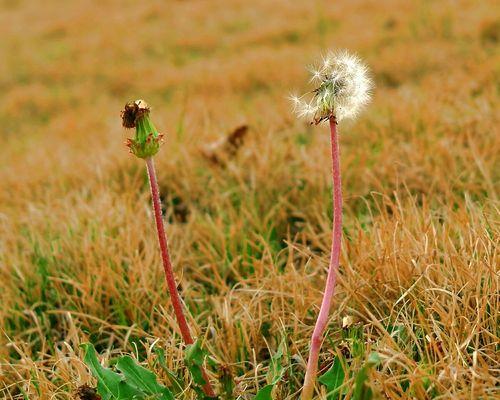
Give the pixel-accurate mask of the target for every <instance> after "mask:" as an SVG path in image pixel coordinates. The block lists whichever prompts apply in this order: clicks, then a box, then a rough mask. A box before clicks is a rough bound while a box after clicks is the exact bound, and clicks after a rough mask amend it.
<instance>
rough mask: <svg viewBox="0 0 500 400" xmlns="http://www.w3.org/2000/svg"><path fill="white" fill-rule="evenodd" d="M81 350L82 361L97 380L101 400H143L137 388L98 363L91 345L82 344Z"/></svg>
mask: <svg viewBox="0 0 500 400" xmlns="http://www.w3.org/2000/svg"><path fill="white" fill-rule="evenodd" d="M81 348H82V349H83V350H84V351H85V356H84V358H83V361H84V362H85V364H86V365H87V367H89V369H90V372H91V373H92V375H93V376H94V377H95V378H96V379H97V392H98V393H99V394H100V395H101V397H102V400H134V399H136V400H138V399H143V398H144V396H143V394H142V393H141V392H140V391H139V390H138V389H137V388H135V387H133V386H131V385H130V384H128V383H127V382H125V381H124V377H123V376H122V375H120V374H117V373H116V372H114V371H112V370H110V369H109V368H104V367H103V366H102V365H101V364H100V363H99V360H98V359H97V353H96V351H95V348H94V346H93V345H92V344H90V343H84V344H82V345H81Z"/></svg>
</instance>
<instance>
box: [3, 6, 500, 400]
mask: <svg viewBox="0 0 500 400" xmlns="http://www.w3.org/2000/svg"><path fill="white" fill-rule="evenodd" d="M495 3H496V2H494V1H489V0H488V1H474V0H470V1H445V0H439V1H395V0H382V1H368V0H356V1H347V0H345V1H338V2H331V1H326V0H325V1H294V0H287V1H286V0H273V1H265V0H255V1H252V2H249V1H243V0H231V1H228V0H212V1H207V0H190V1H173V0H172V1H166V2H161V1H151V2H148V1H128V0H127V1H107V0H103V1H99V2H98V1H90V0H89V1H83V0H82V1H71V2H70V1H67V2H62V1H57V0H49V1H44V2H43V4H42V2H35V1H27V0H16V1H5V0H2V1H0V4H1V6H2V11H0V34H1V36H2V40H1V41H0V59H1V60H2V61H1V62H0V88H1V89H2V95H1V96H0V135H1V136H0V137H1V141H2V155H1V157H0V279H1V284H0V397H1V398H5V399H73V398H75V392H76V390H77V388H78V387H80V386H82V385H83V384H89V385H91V386H95V383H96V382H95V380H94V378H92V376H91V375H90V372H89V370H88V369H87V367H86V366H85V364H84V363H83V362H82V359H83V350H82V349H81V348H80V347H79V345H80V344H81V343H84V342H91V343H93V344H94V346H95V347H96V349H97V351H98V353H99V357H100V360H101V361H103V362H104V363H106V362H107V361H108V360H110V359H112V358H113V357H115V356H116V355H119V354H131V355H132V356H133V357H134V358H136V359H137V360H139V362H141V363H142V365H144V366H147V367H148V368H150V369H151V370H153V371H155V372H156V374H157V375H158V377H159V379H160V380H161V381H163V382H166V380H167V376H166V374H165V371H164V370H163V369H162V366H161V365H160V363H159V360H158V357H159V353H158V351H157V350H158V349H163V350H164V352H165V362H166V365H167V366H168V368H169V369H170V370H173V371H178V372H179V373H180V374H181V375H182V376H184V379H186V383H187V382H188V380H189V376H188V374H184V373H183V371H184V369H185V366H184V363H183V349H182V346H181V339H180V336H179V331H178V329H177V325H176V322H175V319H174V316H173V313H172V306H171V302H170V299H169V296H168V292H167V286H166V282H165V279H164V277H163V271H162V268H161V261H160V254H159V251H158V245H157V240H156V236H155V230H154V225H153V219H152V213H151V204H150V193H149V187H148V181H147V175H146V171H145V166H144V163H143V162H141V161H140V160H138V159H136V158H135V157H133V156H131V155H130V154H128V153H127V149H126V148H125V146H124V145H123V142H124V141H125V138H126V137H127V135H128V136H130V135H131V132H130V131H125V130H123V128H122V127H121V121H120V110H121V109H122V108H123V105H124V104H125V102H126V101H129V100H134V99H136V98H144V99H146V100H147V101H148V103H150V104H151V105H152V116H153V118H154V121H155V123H156V125H157V126H158V128H159V129H160V131H162V132H163V133H164V134H165V144H164V145H163V147H162V148H161V150H160V152H159V154H158V155H157V156H156V158H155V161H156V165H157V168H158V173H159V181H160V189H161V192H162V194H163V195H164V198H163V202H164V206H165V217H166V220H167V221H168V224H167V227H166V230H167V232H168V235H169V240H170V247H171V253H172V258H173V260H172V261H173V264H174V267H175V272H176V275H177V278H178V279H179V281H180V282H181V283H180V291H181V294H182V296H183V299H184V301H185V303H186V307H187V308H188V310H189V319H190V321H191V322H192V326H193V327H194V330H195V334H196V336H197V337H199V338H202V339H203V346H204V347H205V348H206V349H207V351H208V353H209V354H210V355H211V356H212V358H213V360H214V361H215V363H216V364H217V365H214V366H211V367H209V370H210V372H209V373H210V376H211V378H212V380H213V383H214V384H215V385H217V382H218V377H220V375H221V374H223V373H225V374H231V375H232V376H233V377H235V379H236V380H237V387H236V389H235V397H237V398H241V399H250V398H252V397H253V395H255V393H256V391H257V390H258V388H261V387H263V386H264V385H265V384H266V373H267V372H268V369H269V365H270V357H271V356H272V355H273V354H275V353H276V351H277V350H278V347H279V345H280V343H283V345H282V348H284V350H285V351H284V354H283V357H281V360H280V362H281V364H282V365H283V367H284V368H285V369H286V373H285V375H284V377H283V379H282V380H281V382H280V383H279V384H278V385H277V387H276V389H275V392H274V397H275V399H295V398H297V397H298V393H299V392H300V388H301V385H302V382H303V378H304V370H305V362H306V361H307V355H308V347H309V338H310V335H311V332H312V329H313V326H314V322H315V319H316V316H317V313H318V309H319V305H320V301H321V296H322V292H323V287H324V280H325V276H326V269H327V267H328V260H329V248H330V231H331V224H332V221H331V219H332V217H331V215H332V200H331V180H330V175H329V174H330V167H329V165H330V158H329V157H330V155H329V134H328V128H327V127H326V126H324V125H320V126H317V127H315V126H310V125H308V124H307V123H305V122H304V121H299V120H297V119H296V118H295V117H294V115H293V114H292V112H291V106H290V101H289V100H288V96H289V94H290V93H293V92H298V93H303V92H305V91H307V90H308V89H310V86H309V85H308V83H307V80H308V71H307V68H306V67H307V66H308V65H310V64H311V63H313V62H314V61H315V60H316V59H317V58H318V57H319V56H320V54H321V53H322V52H324V51H326V50H328V49H330V48H347V49H350V50H352V51H355V52H356V53H358V54H359V55H360V56H361V57H362V58H363V59H364V60H365V62H366V63H367V64H368V65H369V66H370V68H371V71H372V76H373V79H374V81H375V85H376V88H375V90H374V98H373V101H372V103H371V104H370V106H369V107H368V108H367V110H366V111H365V112H364V113H363V114H362V116H361V117H360V118H359V119H357V120H356V121H354V122H351V123H346V124H342V125H340V128H339V129H340V135H341V136H340V138H341V139H340V140H341V153H342V154H341V157H342V174H343V190H344V201H345V206H344V236H343V242H342V254H341V261H340V264H341V265H340V277H339V285H338V287H337V292H336V295H335V298H334V303H333V306H332V310H333V312H332V314H331V318H330V321H329V325H328V331H327V334H326V336H325V341H324V343H323V347H322V353H321V357H320V368H321V370H322V371H324V370H326V369H327V368H329V367H330V366H331V364H332V360H333V358H334V357H335V356H336V355H340V354H342V355H343V357H344V359H345V360H346V362H345V365H344V369H345V375H346V379H345V384H344V387H345V389H346V390H345V396H346V397H345V398H346V399H351V398H352V396H353V382H354V379H355V378H354V377H355V375H356V372H357V371H359V370H360V368H361V367H362V366H363V365H364V364H365V362H366V360H367V358H368V356H369V354H370V353H372V352H377V353H378V355H379V356H380V358H381V364H380V366H379V367H378V368H374V369H372V370H371V372H370V374H369V380H368V382H369V386H370V387H371V389H372V391H373V398H375V399H471V400H472V399H494V398H500V366H499V365H500V357H499V352H500V328H499V320H500V318H499V310H500V304H499V303H500V298H499V293H500V275H499V268H498V264H499V257H498V244H499V238H500V235H499V233H500V232H499V231H500V229H499V228H500V224H499V213H498V205H499V203H498V197H497V196H498V193H497V192H498V188H499V182H500V163H499V152H500V135H499V130H498V126H499V123H500V118H499V117H500V115H499V114H498V108H499V105H500V101H499V94H500V86H499V81H500V55H499V54H500V52H499V35H500V34H499V32H500V19H499V18H498V15H499V14H498V4H495ZM495 10H496V11H495ZM495 15H496V16H495ZM242 126H246V127H248V130H247V132H246V135H245V136H244V140H243V144H242V145H241V146H240V147H239V148H238V149H237V150H236V151H226V150H227V146H226V148H225V147H224V146H219V147H216V146H214V143H215V142H217V141H221V140H224V138H225V137H227V135H230V134H231V132H233V131H234V130H235V129H237V128H238V127H242ZM242 130H244V129H242ZM233 150H234V149H233ZM342 321H344V325H343V323H342ZM346 322H348V323H346ZM325 393H326V391H325V387H324V386H321V385H318V386H317V396H318V398H319V399H326V395H325ZM183 396H184V397H181V398H186V399H194V398H195V394H194V392H193V391H191V390H190V389H188V390H187V391H186V392H185V393H184V394H183Z"/></svg>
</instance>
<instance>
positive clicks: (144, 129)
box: [122, 100, 215, 397]
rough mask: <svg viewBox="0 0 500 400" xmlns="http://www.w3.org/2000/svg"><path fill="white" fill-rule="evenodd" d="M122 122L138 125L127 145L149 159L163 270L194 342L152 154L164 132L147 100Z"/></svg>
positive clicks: (209, 391) (187, 338)
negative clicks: (171, 257) (173, 257)
mask: <svg viewBox="0 0 500 400" xmlns="http://www.w3.org/2000/svg"><path fill="white" fill-rule="evenodd" d="M122 124H123V126H124V127H125V128H135V136H134V137H133V138H130V139H128V140H127V143H126V144H127V147H128V148H129V149H130V152H131V153H132V154H134V155H135V156H137V157H138V158H142V159H144V160H145V162H146V167H147V172H148V177H149V185H150V188H151V197H152V200H153V211H154V218H155V222H156V230H157V234H158V242H159V245H160V252H161V258H162V262H163V269H164V270H165V277H166V279H167V285H168V290H169V292H170V298H171V300H172V306H173V308H174V313H175V317H176V319H177V323H178V325H179V330H180V332H181V335H182V338H183V340H184V342H185V343H186V345H193V344H194V340H193V337H192V336H191V332H190V329H189V325H188V323H187V319H186V316H185V314H184V310H183V306H182V301H181V297H180V295H179V292H178V291H177V283H176V280H175V276H174V271H173V268H172V263H171V261H170V254H169V251H168V244H167V235H166V232H165V228H164V226H163V218H162V212H161V202H160V191H159V188H158V182H157V178H156V170H155V165H154V162H153V156H154V155H155V154H156V153H158V150H159V149H160V145H161V143H162V140H163V135H161V134H159V133H158V130H157V129H156V127H155V126H154V124H153V122H152V121H151V118H150V107H149V106H148V105H147V103H146V102H145V101H144V100H137V101H134V102H129V103H127V104H126V105H125V108H124V110H123V111H122ZM201 373H202V377H203V381H204V384H203V391H204V392H205V394H206V395H207V396H209V397H215V393H214V391H213V388H212V386H211V385H210V382H209V380H208V375H207V373H206V371H205V370H204V369H203V367H201Z"/></svg>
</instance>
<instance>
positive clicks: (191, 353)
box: [184, 340, 206, 385]
mask: <svg viewBox="0 0 500 400" xmlns="http://www.w3.org/2000/svg"><path fill="white" fill-rule="evenodd" d="M204 358H205V353H204V352H203V349H202V348H201V342H200V341H199V340H197V341H196V342H194V343H193V344H190V345H188V346H186V352H185V355H184V362H185V363H186V367H187V369H188V370H189V372H190V373H191V376H192V377H193V380H194V382H195V383H196V384H197V385H204V384H205V383H206V382H205V379H204V378H203V374H202V369H201V366H202V365H203V359H204Z"/></svg>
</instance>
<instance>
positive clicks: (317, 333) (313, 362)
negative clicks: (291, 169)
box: [302, 117, 342, 400]
mask: <svg viewBox="0 0 500 400" xmlns="http://www.w3.org/2000/svg"><path fill="white" fill-rule="evenodd" d="M329 122H330V140H331V151H332V177H333V233H332V248H331V254H330V266H329V268H328V276H327V278H326V286H325V293H324V294H323V300H322V302H321V308H320V311H319V315H318V319H317V321H316V325H315V327H314V331H313V334H312V337H311V345H310V347H311V349H310V353H309V360H308V362H307V369H306V376H305V381H304V388H303V389H302V400H310V399H311V398H312V395H313V390H314V384H315V382H316V375H317V373H318V358H319V352H320V349H321V343H322V340H323V333H324V331H325V328H326V324H327V322H328V314H329V311H330V305H331V302H332V297H333V294H334V292H335V283H336V281H337V271H338V269H339V257H340V244H341V239H342V187H341V180H340V152H339V139H338V134H337V122H336V120H335V118H334V117H330V119H329Z"/></svg>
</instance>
